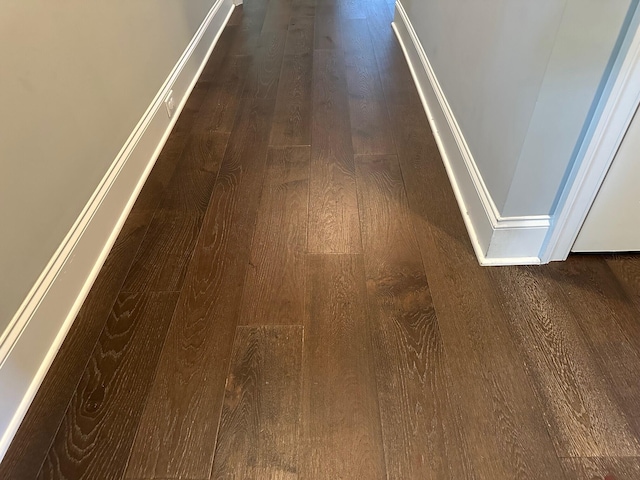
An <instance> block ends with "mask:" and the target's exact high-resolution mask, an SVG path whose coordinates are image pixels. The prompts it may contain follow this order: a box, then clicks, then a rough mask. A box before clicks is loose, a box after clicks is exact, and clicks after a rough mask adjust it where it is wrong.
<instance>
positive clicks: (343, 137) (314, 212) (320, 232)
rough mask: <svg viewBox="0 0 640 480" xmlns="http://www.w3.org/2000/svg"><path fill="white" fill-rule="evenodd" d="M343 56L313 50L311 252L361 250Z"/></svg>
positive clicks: (330, 51) (308, 245) (337, 52)
mask: <svg viewBox="0 0 640 480" xmlns="http://www.w3.org/2000/svg"><path fill="white" fill-rule="evenodd" d="M344 72H345V67H344V58H343V55H342V54H341V53H340V52H339V51H337V50H316V51H315V52H314V67H313V119H312V138H313V141H312V145H311V169H310V170H311V173H310V175H311V177H310V185H309V189H310V193H309V235H308V243H307V248H308V250H309V251H310V252H312V253H359V252H361V250H362V245H361V239H360V223H359V218H358V201H357V194H356V188H355V165H354V162H353V148H352V146H351V135H350V121H349V108H348V97H347V84H346V79H345V73H344Z"/></svg>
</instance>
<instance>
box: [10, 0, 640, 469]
mask: <svg viewBox="0 0 640 480" xmlns="http://www.w3.org/2000/svg"><path fill="white" fill-rule="evenodd" d="M392 11H393V5H392V4H389V3H388V1H387V0H317V1H316V0H268V1H267V0H246V4H245V5H244V6H243V7H242V8H239V9H237V10H236V11H235V12H234V14H233V16H232V18H231V21H230V23H229V25H228V26H227V27H226V29H225V31H224V33H223V34H222V36H221V38H220V40H219V42H218V45H217V46H216V48H215V50H214V52H213V55H212V57H211V59H210V61H209V62H208V64H207V66H206V68H205V70H204V72H203V75H202V77H201V79H200V81H199V82H198V83H197V85H196V87H195V90H194V91H193V93H192V95H191V97H190V99H189V101H188V104H187V106H186V108H185V110H184V111H183V113H182V115H181V116H180V119H179V121H178V123H177V125H176V128H175V129H174V131H173V133H172V134H171V136H170V138H169V140H168V143H167V144H166V146H165V148H164V150H163V152H162V154H161V156H160V158H159V160H158V162H157V164H156V166H155V168H154V169H153V171H152V173H151V176H150V177H149V180H148V181H147V183H146V185H145V187H144V189H143V191H142V193H141V195H140V197H139V198H138V201H137V203H136V205H135V207H134V209H133V211H132V213H131V215H130V216H129V219H128V221H127V222H126V224H125V226H124V229H123V231H122V233H121V235H120V237H119V238H118V241H117V243H116V245H115V247H114V248H113V250H112V252H111V254H110V256H109V257H108V259H107V262H106V264H105V266H104V268H103V270H102V271H101V273H100V275H99V277H98V279H97V281H96V283H95V285H94V287H93V289H92V290H91V293H90V294H89V297H88V298H87V300H86V302H85V304H84V306H83V308H82V310H81V312H80V314H79V315H78V318H77V319H76V322H75V324H74V326H73V328H72V330H71V332H70V334H69V336H68V337H67V339H66V341H65V343H64V345H63V348H62V350H61V351H60V353H59V355H58V356H57V358H56V360H55V362H54V365H53V367H52V369H51V371H50V373H49V375H48V376H47V377H46V379H45V381H44V384H43V385H42V388H41V389H40V391H39V393H38V395H37V397H36V399H35V401H34V403H33V405H32V407H31V409H30V410H29V413H28V415H27V417H26V419H25V421H24V422H23V425H22V426H21V428H20V430H19V432H18V435H17V436H16V438H15V440H14V442H13V444H12V446H11V448H10V450H9V452H8V454H7V456H6V457H5V460H4V462H3V463H2V465H0V478H2V479H3V480H5V479H6V480H10V479H20V480H23V479H24V480H26V479H34V478H41V479H100V480H103V479H128V480H151V479H158V480H161V479H190V480H205V479H210V478H214V479H218V478H238V479H240V478H242V479H297V478H301V479H302V478H303V479H330V480H335V479H363V480H370V479H371V480H375V479H383V478H389V479H401V480H404V479H416V480H422V479H438V480H443V479H454V480H460V479H490V480H500V479H515V478H518V479H554V480H557V479H585V480H586V479H593V478H606V479H607V480H614V479H615V480H624V479H626V480H634V479H635V480H637V479H640V257H638V256H597V255H592V256H574V257H571V258H570V259H569V260H568V261H567V262H564V263H557V264H552V265H548V266H544V267H504V268H482V267H479V266H478V263H477V261H476V258H475V256H474V254H473V250H472V248H471V244H470V242H469V239H468V235H467V232H466V230H465V227H464V223H463V221H462V218H461V215H460V212H459V210H458V207H457V204H456V201H455V198H454V195H453V192H452V190H451V187H450V184H449V182H448V179H447V176H446V173H445V170H444V167H443V165H442V161H441V159H440V156H439V153H438V149H437V147H436V144H435V140H434V138H433V136H432V134H431V131H430V128H429V124H428V122H427V119H426V117H425V114H424V111H423V109H422V105H421V103H420V99H419V97H418V94H417V92H416V90H415V87H414V85H413V82H412V79H411V75H410V72H409V70H408V68H407V66H406V63H405V60H404V57H403V55H402V51H401V49H400V46H399V44H398V42H397V41H396V39H395V37H394V35H393V31H392V29H391V27H390V22H391V20H392Z"/></svg>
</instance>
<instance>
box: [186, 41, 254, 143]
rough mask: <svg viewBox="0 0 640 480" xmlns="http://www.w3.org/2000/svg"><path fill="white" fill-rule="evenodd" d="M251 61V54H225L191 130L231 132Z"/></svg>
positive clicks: (193, 131)
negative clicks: (249, 55)
mask: <svg viewBox="0 0 640 480" xmlns="http://www.w3.org/2000/svg"><path fill="white" fill-rule="evenodd" d="M214 51H215V49H214ZM249 63H250V58H249V57H248V56H247V55H227V56H225V58H224V60H223V61H222V63H221V65H220V69H219V71H218V72H216V76H215V79H214V80H212V81H211V82H210V86H209V88H208V89H207V92H206V95H205V96H204V98H203V99H202V101H201V103H200V105H199V109H198V111H197V113H196V114H195V116H194V120H193V127H192V128H191V130H190V131H191V133H202V134H204V133H208V132H227V133H228V132H231V128H232V127H233V122H234V121H235V117H236V112H237V110H238V103H239V98H240V92H241V91H242V88H243V87H244V80H245V78H246V72H247V69H248V68H249Z"/></svg>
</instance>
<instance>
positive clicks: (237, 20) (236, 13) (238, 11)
mask: <svg viewBox="0 0 640 480" xmlns="http://www.w3.org/2000/svg"><path fill="white" fill-rule="evenodd" d="M241 23H242V4H240V5H236V7H235V8H234V9H233V13H232V14H231V17H229V21H228V22H227V27H230V26H236V25H240V24H241Z"/></svg>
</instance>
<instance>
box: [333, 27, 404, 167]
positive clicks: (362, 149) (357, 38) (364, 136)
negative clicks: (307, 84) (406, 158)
mask: <svg viewBox="0 0 640 480" xmlns="http://www.w3.org/2000/svg"><path fill="white" fill-rule="evenodd" d="M343 28H344V29H345V31H344V33H343V36H344V37H345V39H346V42H347V45H348V46H346V47H345V52H346V53H345V62H346V77H347V86H348V92H349V118H350V120H351V141H352V143H353V151H354V152H355V153H356V154H365V155H382V154H395V153H396V147H395V144H394V143H393V136H392V134H391V125H390V124H389V114H388V112H387V104H386V101H385V98H384V93H383V91H382V85H381V83H380V77H379V75H378V65H377V63H376V58H375V55H374V50H373V44H372V42H371V39H370V38H369V27H368V22H367V20H348V21H345V22H344V27H343Z"/></svg>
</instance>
